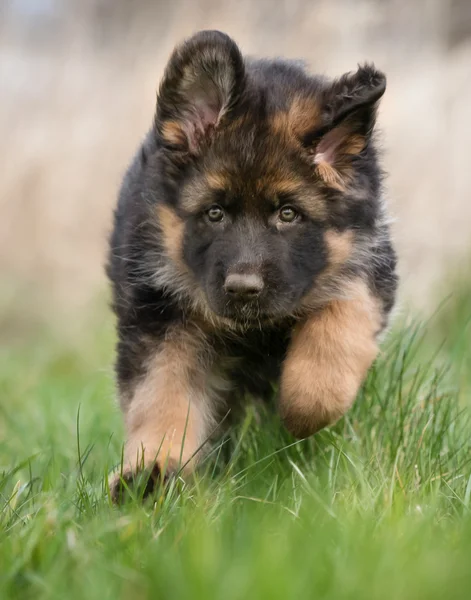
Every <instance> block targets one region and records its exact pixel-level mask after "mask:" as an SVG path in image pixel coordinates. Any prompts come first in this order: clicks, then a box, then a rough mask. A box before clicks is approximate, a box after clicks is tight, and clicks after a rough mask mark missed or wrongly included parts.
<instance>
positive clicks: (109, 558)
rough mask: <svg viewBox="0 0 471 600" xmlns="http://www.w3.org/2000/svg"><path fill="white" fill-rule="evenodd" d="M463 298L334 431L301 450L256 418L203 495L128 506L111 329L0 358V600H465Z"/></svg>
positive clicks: (468, 534)
mask: <svg viewBox="0 0 471 600" xmlns="http://www.w3.org/2000/svg"><path fill="white" fill-rule="evenodd" d="M463 294H464V296H463V297H464V300H463V299H462V298H461V296H460V301H459V302H458V303H452V307H451V308H450V307H448V308H447V309H446V310H445V311H443V310H442V312H441V316H440V317H439V318H438V319H436V325H434V326H433V327H432V326H429V327H428V328H427V336H425V338H424V336H423V331H422V330H419V331H417V329H416V328H415V326H413V325H412V324H410V323H408V324H406V325H404V326H402V327H400V328H399V329H398V330H397V331H396V332H395V333H394V334H393V335H392V336H391V337H390V339H389V341H388V342H387V343H386V344H385V346H384V352H383V355H382V357H381V358H380V359H379V361H378V363H377V365H376V366H375V368H374V370H373V371H372V372H371V374H370V376H369V378H368V381H367V382H366V384H365V387H364V390H363V391H362V393H361V395H360V397H359V398H358V400H357V403H356V405H355V407H354V409H353V410H352V411H351V413H350V414H349V415H348V417H347V418H345V419H343V420H342V421H341V422H340V423H339V424H338V425H337V426H336V427H335V428H332V429H330V430H328V431H324V432H322V433H321V434H319V435H318V436H316V437H315V438H314V439H311V440H307V441H303V442H295V441H294V440H293V439H291V438H290V437H289V436H288V435H287V434H286V433H285V432H284V431H283V429H282V428H281V426H280V425H279V423H278V422H277V420H276V419H275V418H274V417H271V416H270V415H268V414H267V415H265V416H263V418H262V420H260V419H258V418H255V416H254V414H253V413H252V412H251V411H250V410H249V411H248V413H247V416H246V419H245V421H244V422H243V423H241V425H240V426H239V427H238V428H237V430H236V431H233V432H232V434H231V435H230V436H228V437H227V438H225V439H224V440H222V441H221V443H220V444H219V445H217V446H216V447H215V449H214V451H213V452H212V454H211V455H210V456H209V458H208V459H207V460H206V461H205V463H204V464H203V466H202V468H201V471H200V473H199V474H198V477H197V479H196V480H195V482H192V483H191V484H187V485H186V486H185V485H184V484H183V482H179V481H177V482H175V483H174V484H173V485H172V487H171V488H170V489H169V490H168V492H167V494H166V495H165V496H164V495H162V494H161V493H160V492H159V493H157V494H156V497H155V498H154V501H153V502H151V501H148V502H146V503H144V504H142V503H140V502H138V501H134V500H132V499H131V500H130V501H129V502H128V504H127V505H125V506H124V507H121V508H116V507H114V506H111V504H110V502H109V498H108V496H107V493H106V485H105V481H106V477H105V476H106V473H107V471H108V470H109V469H110V468H111V467H112V466H114V465H115V464H116V463H117V462H118V461H119V457H120V452H121V445H122V425H121V420H120V415H119V413H118V411H117V409H116V408H115V406H114V403H113V383H112V372H111V367H110V365H111V362H112V351H113V334H112V326H111V323H105V325H102V326H100V327H97V328H96V329H94V330H93V331H92V332H91V333H90V334H89V335H88V336H85V335H84V336H83V338H82V339H81V340H80V341H78V340H77V341H76V343H75V344H74V345H73V346H72V345H70V344H66V343H65V342H64V341H62V342H59V341H58V339H57V336H56V337H52V336H48V335H42V336H40V338H37V339H36V341H34V340H31V339H29V340H28V343H21V344H18V345H16V346H15V347H13V348H12V347H11V346H10V348H8V349H6V348H5V349H4V350H1V362H0V598H1V599H2V600H7V599H8V598H26V599H27V598H35V599H42V598H57V599H59V598H60V599H64V598H67V599H71V600H73V599H75V598H87V600H94V599H95V598H96V599H97V600H98V599H99V600H106V599H108V598H109V599H113V600H115V599H116V598H119V599H128V598H129V599H147V598H149V599H150V598H170V597H172V598H178V599H179V600H184V599H187V598H188V599H190V598H191V599H200V598H201V599H205V600H206V599H211V598H224V599H225V600H238V599H251V598H269V599H275V600H276V599H278V598H279V599H283V600H285V599H288V598H304V597H308V598H329V599H335V600H341V599H343V598H361V599H370V598H371V599H377V598H382V599H388V598H397V599H401V600H406V599H411V600H412V599H414V600H418V599H421V598H437V599H438V598H440V599H443V598H447V599H450V598H470V596H471V571H470V558H469V557H470V556H471V515H470V499H471V449H470V439H471V437H470V434H471V425H470V422H469V418H468V412H467V410H468V406H467V405H468V404H469V389H470V385H469V384H470V383H471V360H470V356H471V355H470V353H469V350H468V344H467V343H466V340H468V342H469V339H470V332H471V329H470V320H469V316H470V314H471V309H470V308H469V307H470V304H471V303H469V299H470V298H471V295H468V292H467V291H465V292H463ZM467 312H469V314H467ZM443 315H444V316H443ZM442 337H443V339H444V340H445V343H444V344H442V345H440V339H441V338H442ZM447 365H449V366H447ZM2 471H3V475H1V473H2Z"/></svg>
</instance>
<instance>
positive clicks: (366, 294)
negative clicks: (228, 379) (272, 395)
mask: <svg viewBox="0 0 471 600" xmlns="http://www.w3.org/2000/svg"><path fill="white" fill-rule="evenodd" d="M380 328H381V310H380V305H379V302H378V300H377V299H376V298H375V297H374V296H372V294H371V292H370V291H369V290H368V287H367V285H366V284H365V283H364V282H363V281H360V280H358V281H356V282H355V283H352V284H351V285H350V287H349V289H348V290H347V293H346V295H345V298H342V299H341V300H333V301H331V302H330V303H329V304H328V305H327V306H325V307H324V308H323V309H322V310H320V311H318V312H316V313H314V314H313V315H311V316H310V317H309V318H307V319H306V321H304V322H303V323H301V324H299V325H298V326H297V328H296V329H295V331H294V332H293V337H292V340H291V343H290V346H289V348H288V353H287V356H286V359H285V361H284V364H283V369H282V376H281V384H280V414H281V416H282V418H283V420H284V422H285V425H286V427H287V429H288V430H289V431H291V432H292V433H293V434H294V435H295V436H297V437H300V438H304V437H308V436H309V435H312V434H313V433H315V432H316V431H318V430H319V429H322V428H323V427H325V426H327V425H329V424H331V423H333V422H335V421H336V420H337V419H339V418H340V417H341V416H342V415H343V414H344V413H345V412H346V411H347V410H348V408H350V406H351V405H352V403H353V401H354V400H355V397H356V395H357V393H358V389H359V387H360V385H361V383H362V381H363V379H364V377H365V375H366V373H367V371H368V369H369V367H370V366H371V364H372V362H373V361H374V359H375V357H376V355H377V353H378V347H377V343H376V335H377V334H378V332H379V331H380Z"/></svg>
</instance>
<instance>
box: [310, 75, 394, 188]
mask: <svg viewBox="0 0 471 600" xmlns="http://www.w3.org/2000/svg"><path fill="white" fill-rule="evenodd" d="M385 89H386V77H385V75H384V74H383V73H381V72H380V71H378V70H376V69H375V68H374V66H373V65H364V66H360V67H359V68H358V70H357V71H356V73H347V74H346V75H343V76H342V77H340V79H337V80H336V81H334V82H333V83H332V84H331V85H330V86H328V87H327V88H326V89H325V90H324V92H323V94H322V100H321V103H322V111H323V115H324V125H323V126H322V127H321V128H320V129H318V130H317V131H315V132H314V133H313V134H311V137H310V139H306V140H305V143H307V144H308V146H309V147H310V152H311V153H312V155H313V159H314V164H315V165H316V169H317V172H318V173H319V175H320V177H321V178H322V179H323V180H324V182H325V183H326V184H327V185H329V186H331V187H333V188H336V189H339V190H343V189H345V185H346V182H347V181H348V178H349V173H350V172H351V163H352V157H354V156H356V155H358V154H360V153H361V152H362V150H363V149H364V148H365V146H366V145H367V144H368V141H369V139H370V137H371V134H372V131H373V127H374V124H375V118H376V109H377V107H378V103H379V100H380V98H381V96H382V95H383V94H384V91H385Z"/></svg>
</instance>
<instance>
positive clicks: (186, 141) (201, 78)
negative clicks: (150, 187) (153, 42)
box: [155, 31, 245, 155]
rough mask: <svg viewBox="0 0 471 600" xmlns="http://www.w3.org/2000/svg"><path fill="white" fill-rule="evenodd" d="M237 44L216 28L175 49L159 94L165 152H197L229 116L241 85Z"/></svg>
mask: <svg viewBox="0 0 471 600" xmlns="http://www.w3.org/2000/svg"><path fill="white" fill-rule="evenodd" d="M244 79H245V69H244V62H243V59H242V55H241V53H240V50H239V48H238V47H237V45H236V44H235V42H234V41H233V40H232V39H231V38H230V37H229V36H227V35H226V34H224V33H221V32H219V31H200V32H199V33H197V34H195V35H194V36H193V37H191V38H190V39H189V40H187V41H186V42H185V43H183V44H182V45H181V46H179V47H177V48H176V49H175V50H174V52H173V54H172V56H171V57H170V60H169V62H168V65H167V68H166V70H165V74H164V77H163V80H162V83H161V85H160V89H159V94H158V98H157V112H156V117H155V128H156V132H157V135H158V136H159V138H160V140H161V141H162V143H163V144H164V146H166V147H167V148H168V149H169V150H179V151H181V152H185V153H188V154H190V155H198V154H199V153H200V152H201V150H202V148H203V146H204V144H205V143H206V142H207V141H208V140H209V139H210V138H211V136H212V135H213V134H214V132H215V130H217V129H218V128H220V127H222V126H223V125H224V123H225V122H226V121H227V119H228V118H229V115H230V113H231V111H232V109H233V108H234V106H235V104H236V102H237V100H238V98H239V97H240V95H241V93H242V89H243V85H244Z"/></svg>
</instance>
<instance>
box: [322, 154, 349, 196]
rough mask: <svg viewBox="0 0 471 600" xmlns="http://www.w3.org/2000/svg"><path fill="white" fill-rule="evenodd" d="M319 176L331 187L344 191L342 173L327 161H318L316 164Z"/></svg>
mask: <svg viewBox="0 0 471 600" xmlns="http://www.w3.org/2000/svg"><path fill="white" fill-rule="evenodd" d="M316 170H317V173H318V174H319V177H320V178H321V179H322V180H323V181H324V182H325V183H326V184H327V185H328V186H329V187H331V188H334V189H336V190H338V191H339V192H345V190H346V185H345V181H344V179H343V177H342V175H341V174H340V173H339V172H338V171H337V169H335V168H334V167H333V166H332V165H331V164H329V163H328V162H325V161H323V162H320V163H319V164H318V165H317V166H316Z"/></svg>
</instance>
